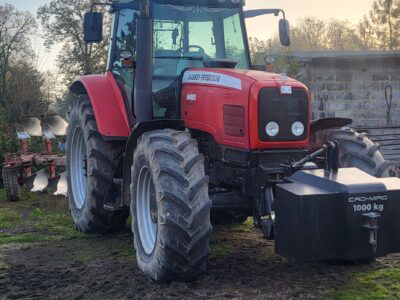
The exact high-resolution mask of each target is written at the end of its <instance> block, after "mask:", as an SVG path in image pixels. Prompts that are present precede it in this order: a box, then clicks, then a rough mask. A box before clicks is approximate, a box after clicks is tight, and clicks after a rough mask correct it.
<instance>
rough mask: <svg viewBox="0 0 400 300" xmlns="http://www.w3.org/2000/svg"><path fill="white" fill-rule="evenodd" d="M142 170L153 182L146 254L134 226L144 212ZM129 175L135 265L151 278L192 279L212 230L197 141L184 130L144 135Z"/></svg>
mask: <svg viewBox="0 0 400 300" xmlns="http://www.w3.org/2000/svg"><path fill="white" fill-rule="evenodd" d="M144 169H146V170H148V171H147V172H148V173H149V174H150V175H148V176H149V177H148V178H150V179H149V180H151V181H152V184H154V189H155V192H154V196H153V197H154V198H152V199H154V203H155V205H156V208H157V209H156V212H157V213H156V214H153V215H155V217H154V219H153V223H154V224H156V235H155V239H154V240H155V241H154V244H153V248H152V251H149V250H148V251H147V252H146V250H145V248H144V243H143V241H142V240H143V237H141V231H140V230H142V232H143V229H140V230H139V226H138V223H139V222H140V220H139V218H141V217H143V215H144V214H142V215H139V213H140V211H143V210H140V206H139V204H138V203H139V201H141V200H140V199H139V197H137V192H138V193H140V191H141V189H140V188H138V187H139V186H142V185H138V184H137V183H138V180H139V179H140V178H141V175H140V174H141V173H142V171H141V170H144ZM131 174H132V177H131V178H132V181H131V206H130V207H131V215H132V231H133V234H134V242H135V243H134V244H135V249H136V258H137V262H138V265H139V268H140V269H141V270H142V271H143V272H144V273H145V274H146V275H147V276H148V277H149V278H150V279H151V280H153V281H156V282H169V281H171V280H180V281H191V280H194V279H196V278H197V277H198V275H200V274H201V273H203V272H204V271H205V268H206V260H207V258H208V256H209V253H210V248H209V239H210V236H211V234H212V226H211V222H210V210H211V200H210V199H209V197H208V178H207V177H206V176H205V173H204V159H203V156H202V155H201V154H199V151H198V146H197V141H196V140H194V139H191V137H190V134H189V133H188V132H182V131H176V130H172V129H165V130H156V131H152V132H148V133H145V134H143V135H142V136H141V137H140V138H139V140H138V146H137V148H136V150H135V154H134V160H133V165H132V173H131ZM142 199H146V198H145V197H142ZM153 215H152V216H153ZM155 219H156V220H155ZM140 228H143V227H142V226H141V227H140Z"/></svg>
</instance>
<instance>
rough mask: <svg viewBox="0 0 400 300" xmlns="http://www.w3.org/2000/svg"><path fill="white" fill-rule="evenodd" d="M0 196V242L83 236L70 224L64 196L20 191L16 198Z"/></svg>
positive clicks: (41, 240) (0, 191) (30, 241)
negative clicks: (7, 200)
mask: <svg viewBox="0 0 400 300" xmlns="http://www.w3.org/2000/svg"><path fill="white" fill-rule="evenodd" d="M3 194H4V190H0V195H3ZM0 199H1V200H0V245H4V244H9V243H38V242H42V243H43V242H49V241H60V240H63V239H72V238H83V237H84V235H83V234H81V233H79V232H77V231H76V230H75V227H74V226H73V223H72V219H71V216H70V215H69V213H68V210H67V204H66V200H65V198H62V197H52V196H51V195H48V194H29V193H24V194H23V200H22V201H19V202H6V201H4V200H3V199H5V198H0Z"/></svg>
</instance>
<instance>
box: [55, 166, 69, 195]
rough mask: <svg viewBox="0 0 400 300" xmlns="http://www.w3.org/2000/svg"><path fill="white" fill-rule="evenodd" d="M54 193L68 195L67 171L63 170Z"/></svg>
mask: <svg viewBox="0 0 400 300" xmlns="http://www.w3.org/2000/svg"><path fill="white" fill-rule="evenodd" d="M54 195H63V196H65V197H67V196H68V184H67V172H63V173H62V174H61V176H60V178H59V180H58V183H57V190H56V192H55V193H54Z"/></svg>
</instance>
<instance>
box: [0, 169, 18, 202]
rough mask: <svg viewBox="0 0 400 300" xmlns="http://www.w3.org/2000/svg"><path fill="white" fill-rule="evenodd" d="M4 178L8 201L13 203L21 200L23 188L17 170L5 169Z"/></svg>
mask: <svg viewBox="0 0 400 300" xmlns="http://www.w3.org/2000/svg"><path fill="white" fill-rule="evenodd" d="M2 176H3V183H4V189H5V190H6V198H7V200H8V201H11V202H16V201H19V200H21V188H20V186H19V183H18V172H17V170H16V169H13V168H10V167H3V170H2Z"/></svg>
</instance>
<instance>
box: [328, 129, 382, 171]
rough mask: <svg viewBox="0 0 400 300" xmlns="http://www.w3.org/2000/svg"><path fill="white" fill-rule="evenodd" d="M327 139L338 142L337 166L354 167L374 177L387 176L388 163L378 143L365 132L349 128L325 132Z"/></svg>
mask: <svg viewBox="0 0 400 300" xmlns="http://www.w3.org/2000/svg"><path fill="white" fill-rule="evenodd" d="M326 140H327V141H336V142H337V143H338V144H339V166H340V167H342V168H343V167H345V168H346V167H356V168H358V169H361V170H363V171H364V172H366V173H368V174H370V175H373V176H376V177H389V168H388V167H389V165H388V162H387V161H385V159H384V158H383V156H382V154H381V152H380V151H379V144H377V143H374V142H372V141H371V140H370V139H369V138H368V136H367V134H366V133H358V132H355V131H354V130H352V129H350V128H343V129H332V130H328V131H327V132H326Z"/></svg>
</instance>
